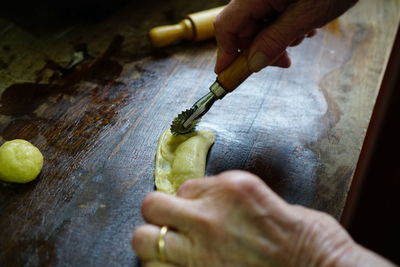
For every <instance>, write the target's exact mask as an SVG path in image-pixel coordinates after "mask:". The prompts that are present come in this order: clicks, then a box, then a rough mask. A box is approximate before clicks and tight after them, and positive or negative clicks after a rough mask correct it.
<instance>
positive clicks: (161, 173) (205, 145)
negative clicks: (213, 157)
mask: <svg viewBox="0 0 400 267" xmlns="http://www.w3.org/2000/svg"><path fill="white" fill-rule="evenodd" d="M213 143H214V133H213V132H212V131H209V130H202V131H198V132H193V133H189V134H185V135H178V136H174V135H172V133H171V131H170V130H169V129H168V130H166V131H164V132H163V133H162V134H161V136H160V137H159V139H158V144H157V152H156V164H155V170H154V176H155V184H156V188H157V190H159V191H163V192H165V193H168V194H175V193H176V191H177V190H178V188H179V186H180V185H181V184H182V183H184V182H185V181H187V180H189V179H193V178H200V177H203V176H204V174H205V169H206V159H207V153H208V150H209V149H210V147H211V145H212V144H213Z"/></svg>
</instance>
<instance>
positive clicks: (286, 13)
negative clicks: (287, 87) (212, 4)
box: [214, 0, 357, 73]
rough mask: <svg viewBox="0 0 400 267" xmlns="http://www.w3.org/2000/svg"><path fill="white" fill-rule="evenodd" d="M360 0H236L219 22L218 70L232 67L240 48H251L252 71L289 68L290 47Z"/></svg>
mask: <svg viewBox="0 0 400 267" xmlns="http://www.w3.org/2000/svg"><path fill="white" fill-rule="evenodd" d="M356 2H357V0H232V1H231V2H230V3H229V4H228V6H227V7H226V8H225V9H224V10H223V11H222V12H221V13H220V14H219V16H218V17H217V18H216V21H215V24H214V26H215V36H216V39H217V42H218V48H219V49H218V56H217V64H216V66H215V72H216V73H220V72H221V71H222V70H224V69H225V68H226V67H228V66H229V65H230V64H231V63H232V61H233V60H234V59H235V58H236V56H237V54H238V49H241V50H243V49H245V48H248V49H249V56H248V62H249V67H250V69H251V70H252V71H254V72H257V71H259V70H261V69H262V68H264V67H266V66H269V65H270V66H278V67H284V68H287V67H289V66H290V64H291V61H290V58H289V55H288V53H287V51H286V49H287V48H288V47H289V46H296V45H298V44H300V43H301V42H302V40H303V39H304V38H306V37H310V36H313V35H315V33H316V29H317V28H320V27H322V26H324V25H325V24H327V23H328V22H330V21H332V20H333V19H335V18H337V17H338V16H340V15H341V14H343V13H344V12H345V11H346V10H348V9H349V8H350V7H352V6H353V5H354V4H355V3H356Z"/></svg>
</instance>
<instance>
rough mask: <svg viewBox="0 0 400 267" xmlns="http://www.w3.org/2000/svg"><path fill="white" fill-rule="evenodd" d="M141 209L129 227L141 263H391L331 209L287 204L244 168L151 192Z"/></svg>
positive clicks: (157, 264)
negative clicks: (360, 241)
mask: <svg viewBox="0 0 400 267" xmlns="http://www.w3.org/2000/svg"><path fill="white" fill-rule="evenodd" d="M142 213H143V217H144V218H145V220H146V221H147V222H148V223H149V224H146V225H142V226H140V227H138V228H136V229H135V232H134V238H133V247H134V249H135V250H136V252H137V254H138V256H139V257H140V258H141V259H142V261H143V263H144V266H209V267H213V266H230V267H232V266H328V265H329V266H340V265H341V266H355V265H357V266H378V265H379V266H386V265H388V266H390V263H389V262H386V261H385V260H384V259H382V258H380V257H379V256H377V255H375V254H373V253H372V252H369V251H367V250H366V249H364V248H362V247H360V246H358V245H356V244H355V243H354V242H353V241H352V239H351V238H350V237H349V235H348V234H347V233H346V232H345V231H344V230H343V229H342V228H341V226H340V225H339V224H338V223H337V222H336V221H335V220H334V219H333V218H331V217H330V216H328V215H326V214H324V213H321V212H317V211H313V210H309V209H306V208H303V207H300V206H295V205H290V204H288V203H286V202H285V201H284V200H282V199H281V198H279V197H278V196H277V195H276V194H275V193H274V192H272V191H271V189H270V188H268V187H267V186H266V185H265V184H264V182H263V181H262V180H260V179H259V178H258V177H256V176H254V175H252V174H249V173H247V172H242V171H230V172H225V173H222V174H220V175H217V176H214V177H210V178H206V179H194V180H190V181H188V182H186V183H184V184H183V185H182V186H181V187H180V189H179V191H178V193H177V196H176V197H175V196H170V195H167V194H164V193H161V192H153V193H150V194H148V195H147V196H146V198H145V200H144V202H143V206H142ZM162 226H168V227H169V231H168V232H167V233H166V235H165V237H164V240H165V258H166V259H165V261H166V263H163V262H161V261H160V259H159V257H160V255H159V251H158V240H159V236H160V227H162Z"/></svg>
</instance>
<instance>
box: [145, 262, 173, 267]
mask: <svg viewBox="0 0 400 267" xmlns="http://www.w3.org/2000/svg"><path fill="white" fill-rule="evenodd" d="M141 265H142V266H143V267H176V266H177V265H173V264H169V263H165V262H161V261H147V262H143V263H142V264H141Z"/></svg>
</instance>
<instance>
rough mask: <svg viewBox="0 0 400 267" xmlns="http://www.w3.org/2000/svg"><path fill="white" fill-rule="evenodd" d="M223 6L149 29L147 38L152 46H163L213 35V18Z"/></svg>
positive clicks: (195, 40) (207, 37)
mask: <svg viewBox="0 0 400 267" xmlns="http://www.w3.org/2000/svg"><path fill="white" fill-rule="evenodd" d="M224 7H225V6H221V7H217V8H213V9H209V10H205V11H201V12H197V13H193V14H190V15H187V16H186V17H185V18H184V19H183V20H182V21H181V22H179V23H178V24H175V25H166V26H159V27H155V28H153V29H151V30H150V31H149V38H150V42H151V44H152V46H154V47H163V46H167V45H170V44H173V43H175V42H177V41H181V40H190V41H194V42H197V41H202V40H206V39H210V38H212V37H214V20H215V17H216V16H217V15H218V14H219V13H220V12H221V11H222V9H224Z"/></svg>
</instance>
